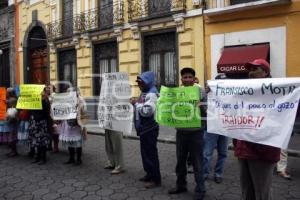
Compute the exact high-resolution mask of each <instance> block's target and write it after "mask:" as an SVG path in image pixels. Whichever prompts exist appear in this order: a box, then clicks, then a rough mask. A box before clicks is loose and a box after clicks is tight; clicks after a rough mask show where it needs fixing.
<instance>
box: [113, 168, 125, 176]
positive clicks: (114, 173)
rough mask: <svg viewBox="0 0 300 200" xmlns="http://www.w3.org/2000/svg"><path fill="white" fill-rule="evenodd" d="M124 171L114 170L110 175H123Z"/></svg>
mask: <svg viewBox="0 0 300 200" xmlns="http://www.w3.org/2000/svg"><path fill="white" fill-rule="evenodd" d="M123 172H124V170H123V169H114V170H112V171H111V172H110V174H111V175H116V174H121V173H123Z"/></svg>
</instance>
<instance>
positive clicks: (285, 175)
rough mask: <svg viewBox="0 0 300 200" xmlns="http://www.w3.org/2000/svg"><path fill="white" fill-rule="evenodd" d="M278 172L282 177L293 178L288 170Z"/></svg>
mask: <svg viewBox="0 0 300 200" xmlns="http://www.w3.org/2000/svg"><path fill="white" fill-rule="evenodd" d="M277 174H278V176H280V177H281V178H284V179H287V180H291V179H292V177H291V175H290V174H289V173H288V172H286V171H281V172H277Z"/></svg>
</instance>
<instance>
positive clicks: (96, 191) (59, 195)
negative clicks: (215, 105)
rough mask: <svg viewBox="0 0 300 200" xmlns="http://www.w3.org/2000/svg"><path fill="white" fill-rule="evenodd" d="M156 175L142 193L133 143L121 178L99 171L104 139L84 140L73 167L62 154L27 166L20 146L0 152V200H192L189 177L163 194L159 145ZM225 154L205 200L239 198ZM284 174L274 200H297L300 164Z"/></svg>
mask: <svg viewBox="0 0 300 200" xmlns="http://www.w3.org/2000/svg"><path fill="white" fill-rule="evenodd" d="M158 148H159V156H160V163H161V173H162V179H163V180H162V187H160V188H156V189H151V190H147V189H145V188H144V187H143V184H142V183H141V182H139V181H137V180H138V178H140V177H142V176H143V175H144V173H143V170H142V163H141V157H140V151H139V141H137V140H130V139H126V140H124V154H125V161H126V173H123V174H120V175H110V174H109V171H107V170H104V169H103V166H104V165H105V161H106V156H105V151H104V137H102V136H96V135H89V138H88V141H87V142H86V143H85V146H84V148H83V165H81V166H79V167H75V166H67V165H64V164H62V163H63V162H64V161H65V160H67V158H68V155H67V151H66V150H63V149H62V148H61V152H60V153H57V154H54V153H49V154H48V158H49V160H48V163H47V164H46V165H42V166H41V165H37V164H31V160H30V159H29V158H27V157H26V156H25V152H26V151H27V149H26V148H25V147H23V146H20V148H19V149H20V153H21V155H20V156H18V157H15V158H6V156H5V153H6V152H7V151H8V149H7V147H6V146H4V145H1V146H0V200H2V199H3V200H4V199H9V200H10V199H16V200H17V199H18V200H19V199H20V200H27V199H45V200H46V199H49V200H50V199H65V200H68V199H84V200H98V199H99V200H100V199H103V200H106V199H113V200H114V199H116V200H118V199H120V200H121V199H126V200H143V199H145V200H150V199H153V200H168V199H182V200H185V199H192V194H193V193H192V191H193V187H194V183H193V182H194V181H193V176H192V175H191V174H189V175H188V182H189V185H188V188H189V192H188V193H185V194H180V195H173V196H170V195H168V194H167V190H168V189H169V188H170V187H172V186H174V183H175V178H176V176H175V174H174V168H175V163H176V159H175V145H174V144H166V143H160V144H159V147H158ZM232 153H233V152H232V151H229V158H228V159H227V161H226V169H225V174H224V182H223V183H222V184H216V183H214V182H213V180H212V179H210V180H208V181H207V182H206V186H207V196H206V198H205V199H207V200H212V199H218V200H238V199H239V196H240V188H239V180H238V179H239V178H238V174H239V172H238V167H237V161H236V159H235V158H234V157H233V155H232ZM289 168H290V171H291V173H292V176H293V180H291V181H288V180H284V179H281V178H279V177H277V176H275V177H274V181H273V189H274V197H275V198H274V199H275V200H296V199H297V200H300V158H297V157H290V158H289Z"/></svg>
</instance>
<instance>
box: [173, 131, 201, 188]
mask: <svg viewBox="0 0 300 200" xmlns="http://www.w3.org/2000/svg"><path fill="white" fill-rule="evenodd" d="M188 153H190V155H191V163H192V165H193V168H194V177H195V182H196V188H195V192H196V193H200V194H203V193H205V185H204V178H203V131H201V130H197V131H179V130H177V133H176V155H177V165H176V175H177V182H176V185H177V187H178V188H186V185H187V181H186V175H187V165H186V162H187V157H188Z"/></svg>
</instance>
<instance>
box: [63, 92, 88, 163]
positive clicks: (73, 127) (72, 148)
mask: <svg viewBox="0 0 300 200" xmlns="http://www.w3.org/2000/svg"><path fill="white" fill-rule="evenodd" d="M74 90H75V91H76V94H77V99H76V101H77V110H76V112H77V115H76V118H73V119H68V120H64V121H63V122H62V123H61V124H60V125H59V132H60V134H59V140H60V141H61V142H62V145H63V146H66V147H68V151H69V159H68V161H66V162H65V163H64V164H74V165H75V166H79V165H81V163H82V160H81V154H82V144H83V140H86V134H87V132H86V131H87V130H86V127H84V121H85V119H84V118H85V116H86V115H85V111H86V104H85V101H84V99H83V98H82V97H81V96H80V92H79V88H76V89H74V88H69V89H68V92H72V91H74ZM66 94H67V93H66ZM75 154H76V160H75Z"/></svg>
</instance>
